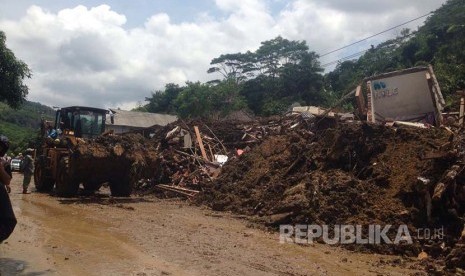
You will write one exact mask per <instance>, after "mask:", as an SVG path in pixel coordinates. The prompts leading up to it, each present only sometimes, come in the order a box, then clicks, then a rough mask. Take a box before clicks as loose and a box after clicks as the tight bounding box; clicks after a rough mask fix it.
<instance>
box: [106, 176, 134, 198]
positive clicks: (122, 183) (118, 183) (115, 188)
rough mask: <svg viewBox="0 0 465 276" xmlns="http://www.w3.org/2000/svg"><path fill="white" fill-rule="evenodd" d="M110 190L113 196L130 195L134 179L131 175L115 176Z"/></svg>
mask: <svg viewBox="0 0 465 276" xmlns="http://www.w3.org/2000/svg"><path fill="white" fill-rule="evenodd" d="M110 191H111V195H112V196H119V197H128V196H130V195H131V193H132V181H131V180H130V179H129V177H123V178H118V179H116V178H113V179H111V181H110Z"/></svg>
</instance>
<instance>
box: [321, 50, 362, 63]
mask: <svg viewBox="0 0 465 276" xmlns="http://www.w3.org/2000/svg"><path fill="white" fill-rule="evenodd" d="M368 50H370V49H367V50H363V51H360V52H358V53H354V54H351V55H349V56H345V57H343V58H340V59H338V60H334V61H331V62H328V63H325V64H323V65H321V67H327V66H330V65H333V64H336V63H338V62H341V61H346V60H349V59H352V58H355V57H357V56H361V55H362V54H364V53H366V52H367V51H368Z"/></svg>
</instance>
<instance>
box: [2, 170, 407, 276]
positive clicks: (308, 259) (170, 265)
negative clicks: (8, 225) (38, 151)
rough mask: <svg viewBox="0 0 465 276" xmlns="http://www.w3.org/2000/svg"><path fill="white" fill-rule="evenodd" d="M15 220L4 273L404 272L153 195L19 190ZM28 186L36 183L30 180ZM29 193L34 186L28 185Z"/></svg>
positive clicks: (16, 184) (15, 190) (17, 178)
mask: <svg viewBox="0 0 465 276" xmlns="http://www.w3.org/2000/svg"><path fill="white" fill-rule="evenodd" d="M21 181H22V175H20V174H15V175H14V181H13V182H12V193H11V194H10V196H11V199H12V201H13V205H14V210H15V212H16V215H17V218H18V225H17V227H16V229H15V232H14V233H13V235H12V236H11V237H10V238H9V239H8V240H7V241H6V242H4V243H3V244H1V245H0V273H1V275H338V274H340V275H351V274H352V275H371V274H378V275H380V274H381V275H405V274H408V273H413V272H415V271H414V270H410V269H407V268H406V267H409V266H410V265H407V266H403V267H404V268H401V267H399V266H397V267H393V266H391V265H386V264H382V265H381V264H380V260H381V263H385V261H389V260H392V259H396V258H395V257H387V256H379V255H364V254H357V253H352V252H348V251H345V250H342V249H339V248H336V247H330V246H326V245H315V246H298V245H293V244H284V245H283V244H280V243H279V239H278V235H277V234H275V233H267V232H265V231H263V230H260V229H256V228H254V227H253V226H251V225H250V223H248V222H247V221H245V220H241V219H239V218H237V217H234V215H231V214H227V213H216V212H212V211H210V210H208V209H206V208H199V207H196V206H191V205H189V204H188V203H186V202H184V201H181V200H162V199H158V198H155V197H136V196H133V197H131V198H120V199H112V198H110V197H109V196H108V192H106V191H105V190H103V191H102V193H101V194H99V195H97V196H92V197H87V198H84V197H80V198H74V199H61V198H57V197H52V196H49V195H46V194H39V193H34V192H33V193H31V194H27V195H23V194H21V193H20V192H21ZM32 186H33V185H32ZM32 190H34V188H32Z"/></svg>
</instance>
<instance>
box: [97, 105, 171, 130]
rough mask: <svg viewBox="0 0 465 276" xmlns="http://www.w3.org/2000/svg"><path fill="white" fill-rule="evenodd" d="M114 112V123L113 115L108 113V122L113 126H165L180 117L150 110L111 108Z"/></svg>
mask: <svg viewBox="0 0 465 276" xmlns="http://www.w3.org/2000/svg"><path fill="white" fill-rule="evenodd" d="M110 111H111V112H113V113H114V114H113V118H114V124H112V123H111V118H110V116H111V115H107V120H106V124H107V125H113V126H130V127H136V128H148V127H152V126H155V125H158V126H165V125H167V124H169V123H172V122H174V121H176V120H177V119H178V117H176V116H173V115H168V114H157V113H149V112H135V111H126V110H119V109H110Z"/></svg>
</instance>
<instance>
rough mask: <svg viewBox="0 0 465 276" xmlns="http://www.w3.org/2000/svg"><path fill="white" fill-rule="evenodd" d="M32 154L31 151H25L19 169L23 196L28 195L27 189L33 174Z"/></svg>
mask: <svg viewBox="0 0 465 276" xmlns="http://www.w3.org/2000/svg"><path fill="white" fill-rule="evenodd" d="M33 152H34V150H33V149H27V150H26V156H25V157H24V159H23V162H22V163H21V167H22V170H23V175H24V179H23V194H28V193H29V192H28V191H27V189H28V188H29V184H30V183H31V178H32V175H33V174H34V159H32V153H33Z"/></svg>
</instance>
